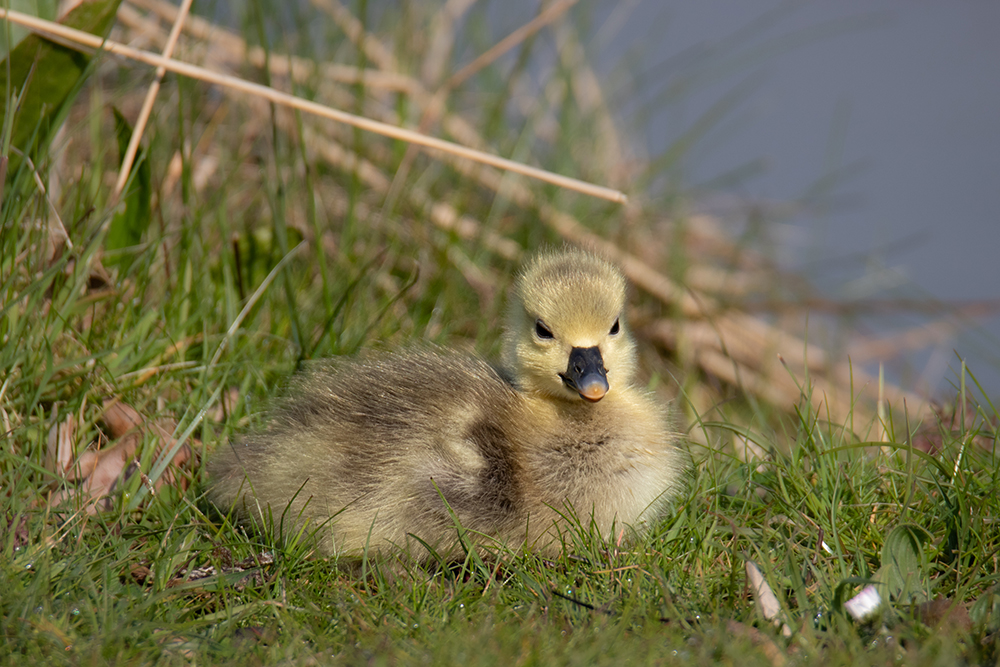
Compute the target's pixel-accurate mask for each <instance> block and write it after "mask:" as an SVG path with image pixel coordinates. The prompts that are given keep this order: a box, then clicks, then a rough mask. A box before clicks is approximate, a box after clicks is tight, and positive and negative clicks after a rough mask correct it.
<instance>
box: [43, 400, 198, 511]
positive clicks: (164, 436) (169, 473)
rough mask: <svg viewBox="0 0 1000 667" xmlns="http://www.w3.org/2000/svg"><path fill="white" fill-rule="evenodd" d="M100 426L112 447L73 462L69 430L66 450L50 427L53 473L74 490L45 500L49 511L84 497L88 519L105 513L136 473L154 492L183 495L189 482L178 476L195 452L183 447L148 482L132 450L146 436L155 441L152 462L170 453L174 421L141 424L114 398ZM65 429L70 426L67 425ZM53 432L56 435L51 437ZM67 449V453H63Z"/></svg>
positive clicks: (142, 421)
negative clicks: (164, 488)
mask: <svg viewBox="0 0 1000 667" xmlns="http://www.w3.org/2000/svg"><path fill="white" fill-rule="evenodd" d="M103 421H104V423H105V425H106V426H107V428H108V431H109V433H110V434H111V437H112V439H115V440H117V441H118V442H116V443H115V444H113V445H112V446H110V447H105V448H103V449H88V450H87V451H85V452H83V454H81V455H80V456H79V457H77V458H76V460H75V461H73V460H72V459H71V457H72V444H71V442H70V440H69V439H71V430H70V429H68V428H67V429H66V432H67V433H68V434H69V435H67V436H66V440H65V442H70V444H68V445H65V443H64V438H63V430H62V428H63V425H59V426H58V427H53V431H52V432H50V434H49V454H50V458H51V460H52V463H53V465H52V469H53V470H55V471H56V472H57V473H59V474H60V475H61V476H63V477H64V479H65V480H66V481H67V482H76V483H77V484H76V488H62V489H60V490H59V491H57V492H56V493H54V494H52V495H51V496H50V497H49V506H50V507H56V506H58V505H59V504H61V503H62V502H64V501H65V500H67V499H68V498H73V497H77V496H80V495H82V496H83V498H84V502H85V504H86V510H87V513H88V514H94V513H96V512H99V511H102V510H107V509H110V508H111V507H112V499H111V495H112V494H113V493H114V491H115V489H116V488H117V487H118V485H119V481H120V480H127V479H129V478H131V477H132V475H134V474H136V473H138V474H139V475H141V476H142V480H143V483H144V484H145V485H146V486H147V487H148V488H149V489H150V491H151V492H154V493H155V491H156V490H157V489H160V488H161V487H162V486H163V485H164V484H169V485H172V486H176V487H178V488H179V489H181V490H182V491H184V490H186V489H187V487H188V478H187V476H185V475H181V474H178V472H179V471H180V470H181V469H182V468H183V467H185V466H188V467H191V466H192V465H193V464H194V463H196V457H195V455H194V451H193V450H192V449H191V447H190V445H188V444H187V443H185V444H184V445H182V446H181V447H180V449H178V450H177V453H176V454H175V455H174V458H173V460H172V461H171V465H170V466H168V467H167V469H166V470H165V471H164V473H163V475H161V476H160V478H159V479H157V480H151V479H149V478H148V477H147V476H146V473H145V472H144V471H142V470H141V469H140V467H139V461H138V459H137V457H136V451H137V450H138V448H139V445H141V444H142V441H143V436H144V434H147V433H148V434H150V435H151V436H152V437H154V438H156V439H158V440H159V444H158V445H157V448H156V457H159V456H160V455H161V454H162V452H163V451H164V450H170V449H173V447H174V446H175V444H176V441H175V440H174V439H173V437H172V436H171V434H172V433H173V431H174V429H175V428H176V422H174V421H173V420H162V421H161V422H159V423H157V422H154V421H147V420H145V419H144V418H143V417H142V415H140V414H139V413H138V412H137V411H136V410H135V409H134V408H132V407H131V406H129V405H126V404H124V403H122V402H120V401H118V400H117V399H115V400H108V401H105V403H104V416H103ZM64 424H69V420H67V422H65V423H64ZM53 433H54V435H53ZM67 448H68V453H67Z"/></svg>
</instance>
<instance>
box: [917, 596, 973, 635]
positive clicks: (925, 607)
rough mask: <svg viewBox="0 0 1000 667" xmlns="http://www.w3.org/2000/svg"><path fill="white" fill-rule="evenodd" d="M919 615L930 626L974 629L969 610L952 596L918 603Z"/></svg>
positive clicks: (951, 629)
mask: <svg viewBox="0 0 1000 667" xmlns="http://www.w3.org/2000/svg"><path fill="white" fill-rule="evenodd" d="M917 616H918V618H920V621H921V622H922V623H923V624H924V625H926V626H928V627H932V628H938V629H941V630H945V631H955V630H958V631H959V632H966V633H967V632H970V631H971V630H972V619H971V618H970V617H969V610H968V609H967V608H966V606H965V605H964V604H963V603H962V602H961V601H956V600H952V599H950V598H943V597H939V598H934V599H933V600H930V601H929V602H924V603H923V604H920V605H917Z"/></svg>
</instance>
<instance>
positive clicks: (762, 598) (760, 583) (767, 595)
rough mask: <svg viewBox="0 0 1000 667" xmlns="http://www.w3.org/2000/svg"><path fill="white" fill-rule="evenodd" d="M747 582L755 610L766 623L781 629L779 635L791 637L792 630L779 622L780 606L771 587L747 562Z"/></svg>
mask: <svg viewBox="0 0 1000 667" xmlns="http://www.w3.org/2000/svg"><path fill="white" fill-rule="evenodd" d="M746 567H747V581H748V582H749V584H750V589H751V590H752V591H753V598H754V600H755V601H756V602H757V609H758V610H759V611H760V613H761V616H763V617H764V618H765V619H767V620H768V621H771V622H772V623H774V625H775V627H779V626H780V627H781V634H782V635H784V636H785V637H791V636H792V629H791V628H790V627H788V624H786V623H784V622H782V620H781V604H779V603H778V598H777V596H776V595H775V594H774V591H772V590H771V586H770V585H769V584H768V583H767V580H766V579H764V574H763V573H762V572H761V571H760V568H758V567H757V565H756V564H755V563H753V562H752V561H749V560H748V561H747V565H746Z"/></svg>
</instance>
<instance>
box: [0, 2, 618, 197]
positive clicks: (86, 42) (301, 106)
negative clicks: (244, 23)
mask: <svg viewBox="0 0 1000 667" xmlns="http://www.w3.org/2000/svg"><path fill="white" fill-rule="evenodd" d="M0 18H5V19H7V20H9V21H11V22H13V23H17V24H18V25H21V26H24V27H26V28H29V29H31V30H33V31H35V32H38V33H40V34H42V35H45V36H46V37H48V38H50V39H54V40H55V41H57V42H59V43H61V44H64V45H66V46H69V47H70V48H73V49H77V50H87V49H95V50H102V51H106V52H108V53H111V54H114V55H119V56H124V57H126V58H130V59H132V60H137V61H139V62H142V63H145V64H147V65H152V66H154V67H160V66H162V67H164V68H165V69H167V70H169V71H172V72H174V73H177V74H182V75H184V76H187V77H190V78H192V79H198V80H200V81H205V82H207V83H214V84H216V85H219V86H223V87H228V88H233V89H235V90H239V91H241V92H244V93H247V94H251V95H257V96H258V97H262V98H265V99H267V100H269V101H270V102H273V103H274V104H278V105H281V106H286V107H291V108H293V109H297V110H299V111H305V112H306V113H310V114H314V115H317V116H321V117H323V118H327V119H329V120H333V121H336V122H339V123H344V124H345V125H350V126H352V127H356V128H358V129H361V130H366V131H369V132H373V133H375V134H381V135H384V136H387V137H390V138H393V139H399V140H401V141H405V142H408V143H415V144H420V145H423V146H427V147H429V148H435V149H437V150H440V151H444V152H446V153H451V154H454V155H460V156H463V157H465V158H467V159H469V160H473V161H479V162H483V163H484V164H490V165H493V166H496V167H499V168H501V169H506V170H509V171H514V172H516V173H520V174H523V175H525V176H531V177H533V178H537V179H539V180H544V181H546V182H549V183H551V184H553V185H558V186H560V187H566V188H568V189H573V190H577V191H578V192H581V193H584V194H590V195H592V196H595V197H601V198H604V199H608V200H609V201H616V202H624V201H626V199H627V197H626V196H625V194H624V193H622V192H619V191H617V190H613V189H611V188H606V187H603V186H598V185H594V184H592V183H586V182H584V181H581V180H579V179H575V178H571V177H568V176H563V175H561V174H555V173H552V172H549V171H546V170H544V169H539V168H537V167H532V166H530V165H526V164H524V163H521V162H517V161H514V160H509V159H507V158H502V157H499V156H495V155H491V154H489V153H484V152H482V151H478V150H475V149H472V148H467V147H465V146H460V145H458V144H455V143H452V142H450V141H445V140H443V139H437V138H436V137H431V136H428V135H424V134H421V133H419V132H414V131H413V130H407V129H405V128H401V127H396V126H393V125H388V124H386V123H382V122H379V121H375V120H372V119H370V118H366V117H364V116H358V115H356V114H351V113H347V112H346V111H341V110H339V109H334V108H333V107H329V106H325V105H322V104H317V103H316V102H312V101H310V100H306V99H304V98H301V97H297V96H295V95H290V94H288V93H283V92H281V91H278V90H275V89H274V88H269V87H267V86H263V85H260V84H257V83H253V82H251V81H246V80H244V79H240V78H237V77H234V76H230V75H228V74H221V73H219V72H215V71H212V70H208V69H205V68H204V67H198V66H196V65H191V64H189V63H186V62H183V61H179V60H174V59H172V58H164V57H163V56H160V55H157V54H155V53H150V52H148V51H143V50H141V49H133V48H132V47H129V46H126V45H124V44H120V43H118V42H114V41H111V40H102V39H101V38H99V37H97V36H95V35H92V34H90V33H87V32H83V31H80V30H75V29H72V28H68V27H66V26H63V25H60V24H58V23H53V22H51V21H45V20H42V19H38V18H36V17H34V16H30V15H28V14H23V13H21V12H15V11H12V10H8V9H0Z"/></svg>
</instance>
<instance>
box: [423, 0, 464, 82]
mask: <svg viewBox="0 0 1000 667" xmlns="http://www.w3.org/2000/svg"><path fill="white" fill-rule="evenodd" d="M475 1H476V0H447V1H446V2H445V3H444V5H442V7H441V9H440V10H439V11H438V12H437V13H436V14H435V15H434V18H433V19H432V20H431V27H430V38H429V39H428V40H427V43H428V44H429V47H428V48H429V50H428V52H427V53H426V54H425V55H424V62H423V63H421V66H420V80H421V81H422V82H423V84H424V86H426V87H427V88H435V87H437V86H438V84H439V83H440V82H441V79H443V78H444V71H445V66H446V65H447V64H448V56H450V55H451V49H452V47H453V46H454V45H455V23H456V22H457V21H458V19H459V18H461V17H462V15H463V14H465V12H466V11H468V9H469V7H471V6H472V5H473V4H474V3H475Z"/></svg>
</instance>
